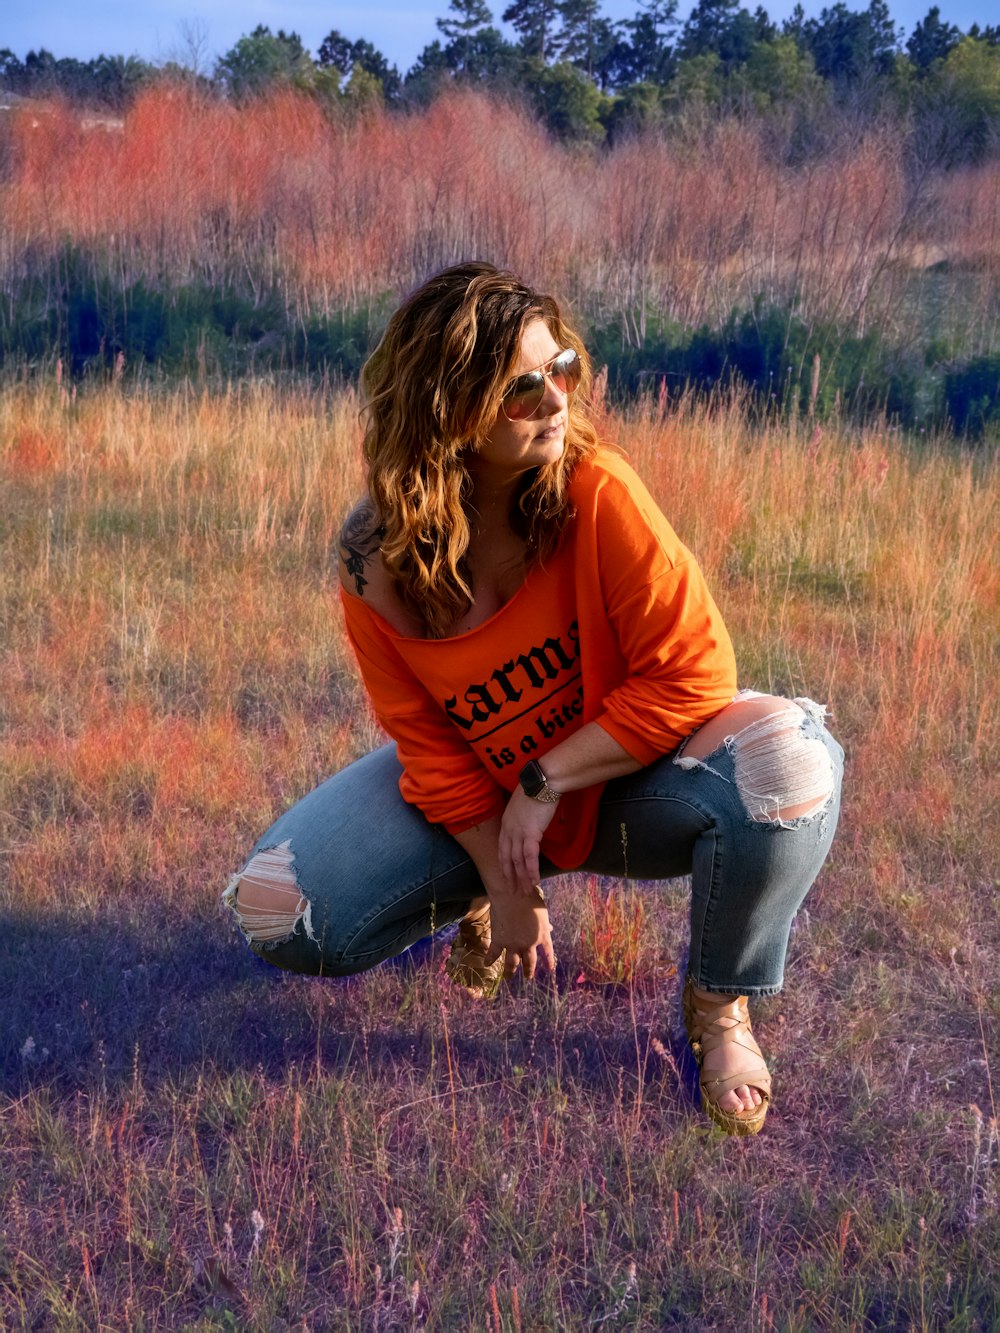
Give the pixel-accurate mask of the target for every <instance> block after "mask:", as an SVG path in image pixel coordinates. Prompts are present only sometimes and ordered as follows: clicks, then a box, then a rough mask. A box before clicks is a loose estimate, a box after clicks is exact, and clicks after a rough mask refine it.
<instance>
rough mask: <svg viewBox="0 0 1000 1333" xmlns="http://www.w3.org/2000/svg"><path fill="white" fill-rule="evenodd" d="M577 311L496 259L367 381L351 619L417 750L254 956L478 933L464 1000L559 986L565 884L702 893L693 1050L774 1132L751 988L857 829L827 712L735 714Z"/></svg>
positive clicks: (414, 313) (379, 756)
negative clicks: (548, 899)
mask: <svg viewBox="0 0 1000 1333" xmlns="http://www.w3.org/2000/svg"><path fill="white" fill-rule="evenodd" d="M589 378H590V377H589V367H588V363H587V357H586V353H585V352H584V349H583V346H582V344H581V343H580V340H579V338H578V337H577V336H576V335H575V334H574V333H573V331H572V330H571V329H569V328H568V327H567V326H566V325H565V324H564V323H563V321H562V319H561V317H560V313H559V309H558V307H557V305H556V303H555V301H554V300H553V299H552V298H551V297H548V296H543V295H540V294H538V293H536V292H534V291H532V290H531V289H530V288H528V287H526V286H525V285H524V284H523V283H521V282H520V281H518V279H516V278H515V277H514V276H513V275H511V274H509V273H504V272H501V271H499V270H497V269H496V268H494V267H493V266H491V265H489V264H484V263H470V264H463V265H458V266H456V267H454V268H450V269H447V270H445V271H444V272H443V273H439V274H437V275H436V276H435V277H433V278H431V279H430V280H429V281H428V282H426V283H425V284H424V285H423V286H422V287H420V288H419V289H418V290H417V291H416V292H414V293H413V294H412V295H411V296H410V297H409V299H408V300H407V301H406V302H405V303H404V304H403V305H402V307H401V308H400V309H399V310H398V311H397V312H396V313H395V314H394V315H393V317H392V318H391V320H390V321H389V325H388V327H387V329H386V333H385V336H384V337H383V339H382V341H381V343H380V344H379V346H378V348H377V350H376V351H375V353H374V354H373V355H372V357H371V359H370V360H369V361H368V363H367V365H366V366H365V370H364V386H365V390H366V395H367V407H366V412H367V430H366V434H365V444H364V449H365V457H366V459H367V463H368V494H367V495H366V496H365V498H364V499H363V500H362V501H361V503H360V504H359V505H358V506H357V507H356V509H355V510H354V512H353V513H352V514H351V516H350V518H349V519H348V520H347V523H346V524H345V527H344V530H343V533H342V539H341V569H340V576H341V602H342V605H343V610H344V616H345V623H346V627H347V632H348V635H349V637H350V639H351V642H352V644H353V646H354V649H355V652H356V654H357V658H358V662H359V665H360V668H361V674H362V677H363V679H364V682H365V685H366V687H367V690H368V692H369V694H370V696H371V699H372V702H373V704H374V708H375V711H376V713H377V715H378V717H379V720H380V721H381V723H382V725H383V726H384V727H385V730H386V731H387V732H388V733H389V735H390V736H391V737H392V738H393V741H394V742H395V744H391V745H386V746H384V747H383V748H381V749H379V750H376V751H375V752H374V753H373V754H370V755H368V756H367V757H365V758H364V759H361V760H359V761H358V762H357V763H355V764H352V765H350V766H349V767H348V768H347V769H345V770H344V771H343V772H341V773H339V774H337V775H336V776H335V777H332V778H330V779H329V780H328V781H327V782H325V783H324V784H323V785H322V786H320V787H319V788H317V789H316V790H315V791H313V792H311V793H310V794H309V795H308V796H306V797H305V798H304V799H303V800H302V801H300V802H299V803H298V804H297V805H296V806H294V807H293V808H292V809H291V810H289V811H287V812H286V813H285V814H284V815H282V816H281V818H280V819H279V820H278V821H277V823H276V824H275V825H274V826H273V827H272V828H271V829H270V830H269V831H268V832H267V833H266V834H265V835H264V837H263V838H261V840H260V841H259V842H258V844H257V846H256V848H255V849H254V852H253V854H252V855H251V857H250V860H249V862H248V863H247V866H246V867H245V869H244V870H243V871H242V872H241V873H240V874H239V875H235V876H233V879H232V881H231V883H230V886H229V888H228V889H227V892H226V898H227V901H228V902H229V903H230V905H231V906H232V907H233V909H234V911H235V912H236V915H237V918H238V920H239V923H240V926H241V928H242V930H243V932H244V934H245V936H246V938H247V940H248V941H249V943H250V945H251V947H252V948H253V949H254V950H255V951H256V952H257V953H259V954H260V955H261V956H262V957H264V958H266V959H267V960H268V961H270V962H272V963H275V964H276V965H277V966H279V967H284V968H289V969H291V970H293V971H299V972H309V973H323V974H326V975H345V974H348V973H352V972H358V971H361V970H363V969H365V968H369V967H373V966H374V965H375V964H377V963H379V962H382V961H383V960H384V959H386V958H389V957H392V956H393V955H395V954H398V953H401V952H402V951H403V950H404V949H406V948H407V947H408V946H409V945H411V944H413V943H414V942H415V941H416V940H418V939H420V938H422V937H424V936H426V935H428V934H429V933H431V932H432V931H433V930H434V929H435V928H436V927H438V926H441V925H442V924H444V923H446V922H448V921H454V920H456V919H460V920H461V925H460V928H459V932H458V937H457V938H456V941H455V944H454V946H453V951H452V957H451V959H450V960H449V972H450V974H451V975H452V977H453V979H454V980H456V981H458V982H460V983H462V984H465V985H467V986H469V988H470V989H479V990H484V989H486V988H487V987H488V985H489V983H490V980H491V978H493V977H495V976H496V975H497V974H498V973H499V972H500V971H501V970H502V971H503V974H504V975H505V976H506V977H508V978H510V977H512V976H513V975H514V973H515V972H516V971H517V969H518V967H521V968H522V969H523V971H524V975H525V976H526V977H532V976H534V975H535V972H536V969H537V968H538V966H539V964H542V965H544V967H546V968H547V969H548V970H549V971H551V970H553V969H554V967H555V957H554V954H553V948H552V935H551V929H550V924H549V918H548V912H547V910H546V906H545V899H544V895H543V894H542V892H541V888H540V884H541V881H542V880H543V879H544V878H545V877H546V876H550V875H552V874H555V873H558V872H559V871H562V870H575V869H583V870H587V871H592V872H596V873H598V874H602V875H616V876H634V877H637V878H641V879H662V878H668V877H674V876H678V875H683V874H687V873H689V872H690V873H691V874H692V880H693V896H692V905H691V954H690V965H689V974H688V977H687V981H686V983H685V993H684V1012H685V1021H686V1025H687V1029H688V1035H689V1038H690V1040H691V1042H692V1046H693V1049H694V1052H695V1056H696V1058H697V1060H698V1063H699V1065H700V1069H701V1089H702V1103H703V1106H704V1108H705V1109H706V1111H707V1112H708V1114H709V1115H710V1116H711V1117H712V1119H713V1120H714V1121H715V1122H716V1123H717V1124H719V1125H720V1126H721V1127H722V1128H723V1129H725V1130H726V1131H727V1132H728V1133H732V1134H751V1133H755V1132H756V1131H757V1130H759V1129H760V1127H761V1125H762V1124H763V1121H764V1117H765V1115H766V1113H767V1108H768V1104H769V1101H770V1089H771V1081H770V1076H769V1074H768V1071H767V1068H766V1066H765V1064H764V1061H763V1058H762V1057H761V1053H760V1050H759V1048H758V1046H757V1044H756V1041H755V1040H754V1038H753V1035H752V1032H751V1027H750V1020H749V1016H748V1012H747V997H748V996H750V995H755V996H756V995H771V994H774V993H776V992H777V991H778V990H779V989H780V987H781V984H782V969H783V964H784V957H785V950H786V946H787V941H788V932H789V928H790V925H791V921H792V918H793V916H794V915H795V912H796V910H797V908H798V906H799V904H800V902H801V901H802V898H803V896H804V895H805V893H806V890H807V889H808V888H809V886H810V884H811V883H812V881H813V879H814V878H815V876H816V874H817V872H818V871H819V868H820V867H821V865H822V864H823V861H824V858H825V856H826V853H827V850H828V848H829V845H830V841H831V839H832V837H833V831H834V827H835V824H836V819H837V810H838V800H839V783H840V771H841V761H842V757H843V756H842V752H841V750H840V747H839V746H838V745H837V743H836V741H834V740H833V739H832V738H831V737H830V736H829V734H828V733H827V732H826V730H825V729H824V727H823V725H822V715H823V710H822V709H821V708H820V707H819V706H818V705H815V704H812V703H810V702H809V701H808V700H799V701H797V702H791V701H789V700H785V699H779V698H773V697H771V696H767V695H760V694H755V693H754V692H746V691H745V692H741V693H737V690H736V671H735V665H734V661H733V652H732V647H731V644H730V641H729V637H728V635H727V633H726V630H725V627H724V626H723V624H722V620H721V618H720V615H719V612H718V609H717V608H716V606H715V603H714V602H713V600H712V598H711V596H710V594H709V592H708V590H707V588H706V586H705V583H704V580H703V578H702V576H701V573H700V571H699V569H698V566H697V564H696V563H695V561H694V559H693V558H692V556H691V554H690V552H688V551H687V550H686V549H685V547H684V546H683V545H682V544H681V542H680V541H679V540H678V538H677V537H676V535H675V534H674V532H673V531H672V529H671V528H670V526H669V525H668V523H667V522H666V520H665V519H664V517H663V515H662V514H661V513H660V512H659V510H658V509H657V507H656V505H655V504H654V503H653V501H652V500H651V498H650V496H649V494H648V492H647V491H646V489H645V487H644V486H643V485H642V483H641V482H640V481H639V479H638V477H637V476H636V475H635V473H634V472H633V471H632V470H631V468H630V467H629V466H628V464H627V463H626V462H625V461H624V460H623V459H622V458H621V457H619V456H618V454H617V453H614V452H612V451H610V450H608V449H604V448H601V446H600V445H599V442H598V440H597V436H596V432H595V430H594V428H593V426H592V425H591V424H590V423H589V422H588V420H587V418H586V416H585V414H584V403H585V402H586V394H587V390H588V388H589Z"/></svg>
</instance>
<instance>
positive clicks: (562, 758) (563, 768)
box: [539, 722, 642, 792]
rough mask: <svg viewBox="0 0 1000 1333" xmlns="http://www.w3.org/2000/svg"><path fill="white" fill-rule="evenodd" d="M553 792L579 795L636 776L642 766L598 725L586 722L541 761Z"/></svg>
mask: <svg viewBox="0 0 1000 1333" xmlns="http://www.w3.org/2000/svg"><path fill="white" fill-rule="evenodd" d="M539 763H540V764H541V768H542V772H543V773H544V774H545V779H546V781H547V782H548V784H549V786H550V787H551V788H552V789H553V791H557V792H567V791H579V790H580V788H582V787H593V786H594V785H595V784H596V783H598V782H608V781H610V780H611V778H620V777H624V775H625V774H626V773H637V772H638V771H639V769H640V768H642V764H641V763H640V762H639V760H638V759H634V758H633V757H632V755H630V754H629V752H628V751H627V750H626V749H625V748H624V747H623V746H621V745H619V743H618V742H617V741H616V740H615V738H614V737H613V736H611V735H610V734H609V733H608V732H606V731H605V730H604V728H603V727H601V726H599V725H598V724H597V723H596V722H587V723H585V725H584V726H582V727H581V728H580V729H579V731H575V732H574V733H573V734H572V736H567V738H566V739H565V740H564V741H560V743H559V744H558V745H556V746H554V747H553V749H551V750H549V751H548V753H547V754H544V755H543V756H542V758H541V759H540V760H539Z"/></svg>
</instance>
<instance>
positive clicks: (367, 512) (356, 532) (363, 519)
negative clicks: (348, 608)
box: [340, 496, 384, 597]
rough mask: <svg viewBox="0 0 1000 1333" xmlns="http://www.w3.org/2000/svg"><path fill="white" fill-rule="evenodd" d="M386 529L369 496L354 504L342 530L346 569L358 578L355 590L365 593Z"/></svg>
mask: <svg viewBox="0 0 1000 1333" xmlns="http://www.w3.org/2000/svg"><path fill="white" fill-rule="evenodd" d="M383 535H384V534H383V529H382V528H380V527H379V526H378V520H377V519H376V517H375V506H374V505H373V504H372V502H371V500H370V499H368V497H367V496H366V497H365V499H363V500H361V501H360V502H359V503H358V504H356V505H355V506H354V508H353V509H352V510H351V512H350V513H349V514H348V516H347V519H346V520H345V522H344V526H343V527H342V528H341V530H340V555H341V559H342V560H343V562H344V568H345V569H346V570H347V573H348V574H349V575H350V576H351V578H353V579H354V590H355V592H356V593H357V594H358V596H359V597H363V596H364V595H365V584H366V583H367V582H368V580H367V579H366V578H365V570H366V569H367V567H368V564H369V562H370V561H371V560H373V559H374V558H375V557H376V556H377V555H378V550H379V544H380V542H381V539H382V537H383Z"/></svg>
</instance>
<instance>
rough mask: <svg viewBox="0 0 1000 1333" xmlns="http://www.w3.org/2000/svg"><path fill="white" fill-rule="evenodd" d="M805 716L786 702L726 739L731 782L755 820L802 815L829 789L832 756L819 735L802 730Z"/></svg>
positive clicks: (814, 810) (818, 805)
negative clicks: (731, 764)
mask: <svg viewBox="0 0 1000 1333" xmlns="http://www.w3.org/2000/svg"><path fill="white" fill-rule="evenodd" d="M813 707H814V708H815V707H816V706H815V705H813ZM810 715H811V714H810ZM805 719H806V713H805V712H804V711H803V709H802V708H800V707H799V706H798V704H797V703H794V704H792V703H790V704H787V705H786V706H785V707H784V708H782V709H781V710H779V711H777V712H774V713H769V714H768V715H767V716H764V717H760V718H758V719H757V720H756V721H754V722H751V723H749V724H748V725H747V726H745V727H744V728H743V729H742V730H741V731H738V732H737V733H736V734H735V735H734V736H731V737H729V738H728V739H727V741H726V746H727V748H728V749H729V751H730V753H731V754H732V756H733V765H734V770H735V775H736V788H737V790H738V791H739V794H740V798H741V800H742V801H743V805H744V808H745V809H746V812H747V814H748V815H749V816H750V818H751V819H753V820H754V821H755V822H758V823H775V824H785V823H787V822H788V821H789V820H794V819H807V818H809V817H810V816H812V815H817V814H819V813H820V811H821V810H822V809H823V808H824V807H825V806H826V804H827V802H828V801H829V800H830V797H831V796H832V795H833V789H834V781H835V779H834V772H833V761H832V759H831V758H830V753H829V751H828V750H827V748H826V746H825V745H824V744H823V741H822V740H821V739H820V737H818V736H807V735H806V734H805V732H804V731H803V729H802V728H803V723H804V721H805Z"/></svg>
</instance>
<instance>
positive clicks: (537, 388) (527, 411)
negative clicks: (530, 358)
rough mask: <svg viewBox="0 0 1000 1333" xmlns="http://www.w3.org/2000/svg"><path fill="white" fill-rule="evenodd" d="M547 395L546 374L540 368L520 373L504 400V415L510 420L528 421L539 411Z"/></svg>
mask: <svg viewBox="0 0 1000 1333" xmlns="http://www.w3.org/2000/svg"><path fill="white" fill-rule="evenodd" d="M544 396H545V376H544V375H543V374H542V372H541V371H540V370H532V371H529V373H528V374H527V375H519V376H518V378H517V379H516V380H515V381H514V383H513V384H512V385H511V387H510V392H509V393H507V394H506V395H505V397H504V400H503V410H504V415H505V416H506V417H507V420H508V421H527V419H528V417H530V416H534V414H535V412H537V411H538V405H539V404H540V403H541V401H542V398H543V397H544Z"/></svg>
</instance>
